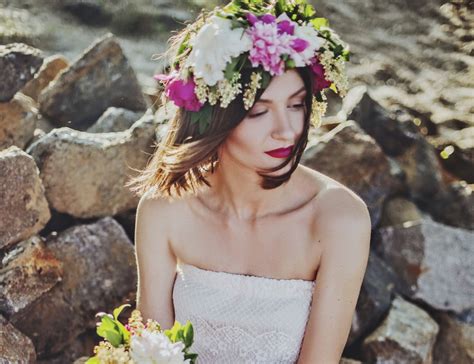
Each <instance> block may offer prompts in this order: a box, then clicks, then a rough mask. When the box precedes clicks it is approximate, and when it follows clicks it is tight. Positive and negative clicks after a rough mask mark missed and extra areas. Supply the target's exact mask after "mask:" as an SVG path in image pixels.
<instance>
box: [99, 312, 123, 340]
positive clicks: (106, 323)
mask: <svg viewBox="0 0 474 364" xmlns="http://www.w3.org/2000/svg"><path fill="white" fill-rule="evenodd" d="M107 330H117V331H118V332H119V330H118V328H117V325H116V324H115V322H114V321H113V320H112V319H111V318H110V317H109V316H106V315H104V316H102V322H101V323H100V325H99V326H98V327H97V330H96V331H97V335H99V336H101V337H103V338H105V332H106V331H107Z"/></svg>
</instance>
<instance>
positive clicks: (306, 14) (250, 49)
mask: <svg viewBox="0 0 474 364" xmlns="http://www.w3.org/2000/svg"><path fill="white" fill-rule="evenodd" d="M349 56H350V51H349V47H348V46H347V45H346V44H344V43H343V42H342V41H341V39H340V38H339V36H338V35H337V34H336V33H335V32H334V31H333V30H332V29H331V28H329V22H328V20H327V19H326V18H322V17H316V11H315V10H314V8H313V7H312V6H311V5H310V4H307V3H306V1H305V0H293V1H284V0H277V1H274V0H273V1H268V0H267V1H265V0H234V1H232V2H230V3H229V4H228V5H226V6H225V7H223V8H221V7H219V6H217V7H215V8H214V10H212V11H211V12H209V13H207V12H205V11H203V12H202V13H201V16H200V17H199V18H198V20H197V21H196V22H195V23H193V24H190V25H188V26H187V27H186V29H185V30H184V32H183V33H182V35H181V38H180V39H179V42H178V47H177V51H176V54H175V57H174V59H173V61H172V64H171V66H170V68H171V72H170V73H169V74H157V75H154V76H153V77H154V78H155V79H156V80H157V81H159V82H161V83H162V84H163V86H164V94H162V97H163V101H165V100H166V99H168V100H171V101H172V102H173V103H174V104H175V105H176V106H178V107H182V108H184V109H185V110H188V111H192V112H193V113H192V114H191V122H192V123H196V122H198V123H199V132H200V133H201V134H202V133H203V132H205V130H206V129H207V128H208V126H209V122H210V116H211V111H212V107H211V105H215V104H216V103H217V102H219V103H220V107H222V108H225V107H227V106H228V105H229V103H230V102H231V101H232V100H233V99H234V98H235V96H236V95H238V94H239V93H241V92H243V101H244V107H245V109H246V110H248V109H250V108H251V107H252V105H253V103H254V100H255V95H256V92H257V89H259V88H266V87H267V85H268V83H269V82H270V79H271V77H272V76H275V75H280V74H282V73H284V72H285V70H288V69H292V68H295V67H305V66H309V67H310V69H311V70H312V72H313V74H314V76H315V77H314V82H313V100H312V107H311V123H312V124H313V125H315V126H316V127H317V126H319V125H320V123H321V117H322V116H323V115H324V113H325V112H326V107H327V103H326V102H325V100H327V98H326V95H325V94H324V91H325V90H326V89H327V88H330V89H332V90H333V91H334V92H335V93H337V94H339V95H340V96H341V97H344V96H345V95H346V93H347V87H348V82H347V78H346V74H345V61H348V60H349ZM243 67H247V68H253V69H255V70H254V71H252V73H251V76H250V82H248V83H247V84H246V85H242V84H241V83H240V82H239V80H240V78H241V73H240V71H241V70H242V68H243Z"/></svg>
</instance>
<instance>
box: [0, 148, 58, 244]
mask: <svg viewBox="0 0 474 364" xmlns="http://www.w3.org/2000/svg"><path fill="white" fill-rule="evenodd" d="M44 192H45V190H44V187H43V184H42V182H41V179H40V178H39V171H38V168H37V167H36V165H35V162H34V160H33V158H31V156H30V155H28V154H27V153H25V152H24V151H22V150H21V149H19V148H18V147H15V146H12V147H10V148H7V149H4V150H2V151H0V249H1V248H5V247H7V246H10V245H13V244H15V243H17V242H19V241H21V240H24V239H27V238H28V237H30V236H32V235H34V234H36V233H37V232H39V231H40V230H41V229H42V228H43V227H44V226H45V225H46V223H47V222H48V221H49V219H50V218H51V214H50V211H49V207H48V202H47V201H46V198H45V195H44Z"/></svg>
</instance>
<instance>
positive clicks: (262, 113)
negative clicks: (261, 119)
mask: <svg viewBox="0 0 474 364" xmlns="http://www.w3.org/2000/svg"><path fill="white" fill-rule="evenodd" d="M304 106H305V105H304V104H297V105H293V107H296V108H298V109H301V108H303V107H304ZM266 113H267V112H266V111H263V112H259V113H258V114H253V115H249V117H250V118H256V117H258V116H262V115H264V114H266Z"/></svg>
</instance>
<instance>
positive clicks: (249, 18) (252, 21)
mask: <svg viewBox="0 0 474 364" xmlns="http://www.w3.org/2000/svg"><path fill="white" fill-rule="evenodd" d="M245 16H246V18H247V21H248V22H249V24H250V25H252V26H253V25H254V24H255V23H256V22H257V21H258V18H257V16H256V15H255V14H253V13H250V12H249V13H247V14H245Z"/></svg>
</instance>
